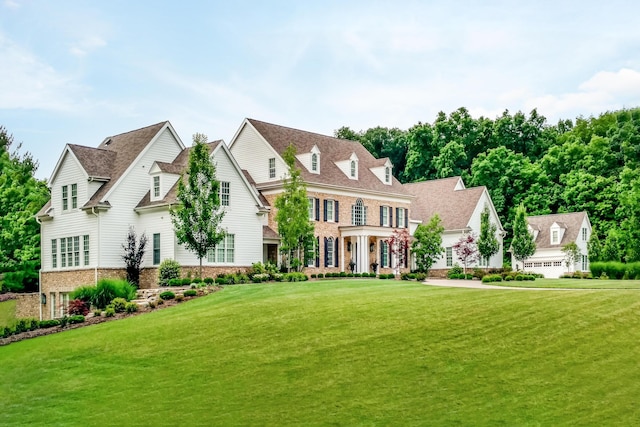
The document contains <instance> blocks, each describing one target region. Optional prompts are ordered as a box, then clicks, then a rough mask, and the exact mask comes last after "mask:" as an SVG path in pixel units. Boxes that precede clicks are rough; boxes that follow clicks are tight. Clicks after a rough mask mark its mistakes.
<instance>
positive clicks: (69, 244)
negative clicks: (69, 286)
mask: <svg viewBox="0 0 640 427" xmlns="http://www.w3.org/2000/svg"><path fill="white" fill-rule="evenodd" d="M66 240H67V248H66V252H67V266H68V267H71V266H72V265H73V240H72V238H71V237H67V239H66Z"/></svg>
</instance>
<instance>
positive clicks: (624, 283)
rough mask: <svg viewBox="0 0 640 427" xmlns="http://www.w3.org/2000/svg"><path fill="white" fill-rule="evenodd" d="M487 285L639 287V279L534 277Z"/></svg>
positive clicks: (583, 287)
mask: <svg viewBox="0 0 640 427" xmlns="http://www.w3.org/2000/svg"><path fill="white" fill-rule="evenodd" d="M488 284H489V285H496V286H509V287H518V288H564V289H640V280H601V279H536V280H534V281H517V280H513V281H511V282H505V281H503V282H492V283H488Z"/></svg>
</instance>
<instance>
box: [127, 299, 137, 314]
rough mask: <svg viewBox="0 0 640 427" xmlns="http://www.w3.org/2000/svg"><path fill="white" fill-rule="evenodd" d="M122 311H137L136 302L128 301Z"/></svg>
mask: <svg viewBox="0 0 640 427" xmlns="http://www.w3.org/2000/svg"><path fill="white" fill-rule="evenodd" d="M124 311H126V312H127V313H135V312H136V311H138V304H136V303H135V302H128V303H126V304H125V305H124Z"/></svg>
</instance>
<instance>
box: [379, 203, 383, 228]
mask: <svg viewBox="0 0 640 427" xmlns="http://www.w3.org/2000/svg"><path fill="white" fill-rule="evenodd" d="M383 210H384V207H383V206H380V227H382V226H383V225H384V224H383V223H382V211H383Z"/></svg>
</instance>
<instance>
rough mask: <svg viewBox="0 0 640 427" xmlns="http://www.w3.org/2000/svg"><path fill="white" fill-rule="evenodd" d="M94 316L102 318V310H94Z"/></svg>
mask: <svg viewBox="0 0 640 427" xmlns="http://www.w3.org/2000/svg"><path fill="white" fill-rule="evenodd" d="M93 315H94V316H95V317H100V316H102V310H94V311H93Z"/></svg>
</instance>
